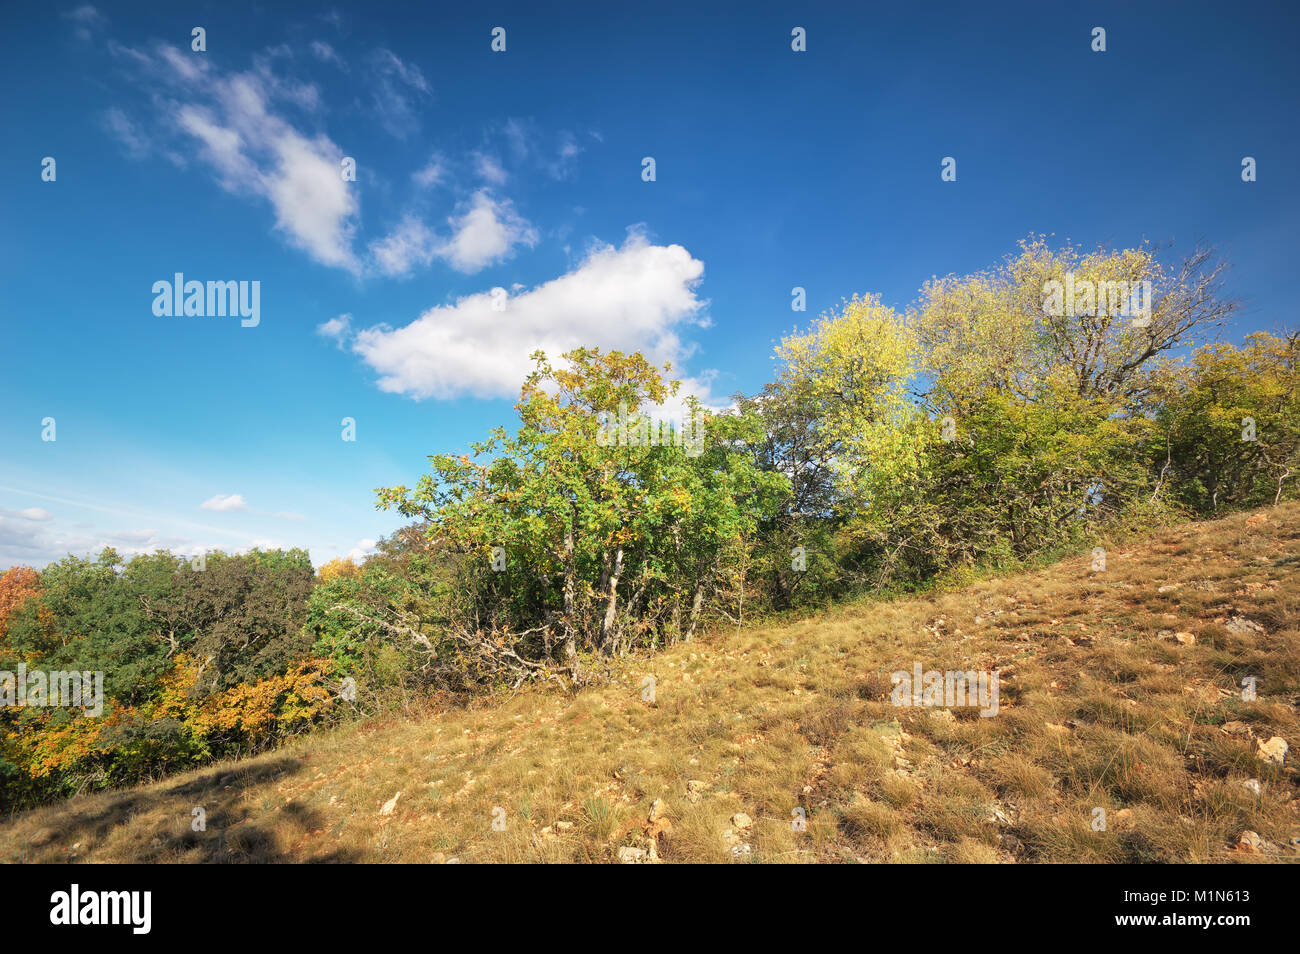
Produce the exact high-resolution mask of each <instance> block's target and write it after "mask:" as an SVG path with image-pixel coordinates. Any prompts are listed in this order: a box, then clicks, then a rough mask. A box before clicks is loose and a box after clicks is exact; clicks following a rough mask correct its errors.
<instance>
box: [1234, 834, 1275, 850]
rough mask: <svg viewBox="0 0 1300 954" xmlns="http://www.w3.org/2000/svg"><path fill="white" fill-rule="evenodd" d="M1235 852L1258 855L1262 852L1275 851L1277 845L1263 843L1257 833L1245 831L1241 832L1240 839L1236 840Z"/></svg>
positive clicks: (1267, 842)
mask: <svg viewBox="0 0 1300 954" xmlns="http://www.w3.org/2000/svg"><path fill="white" fill-rule="evenodd" d="M1237 850H1238V851H1246V852H1250V853H1251V854H1258V853H1259V852H1263V851H1276V850H1277V845H1275V844H1273V843H1272V842H1269V841H1265V840H1264V839H1263V838H1261V837H1260V834H1259V832H1257V831H1246V832H1242V834H1241V838H1239V839H1238V840H1237Z"/></svg>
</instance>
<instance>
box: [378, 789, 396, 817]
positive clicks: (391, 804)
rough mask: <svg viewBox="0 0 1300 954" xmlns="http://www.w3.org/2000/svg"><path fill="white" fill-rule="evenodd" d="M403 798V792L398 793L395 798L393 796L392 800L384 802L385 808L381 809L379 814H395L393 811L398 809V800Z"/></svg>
mask: <svg viewBox="0 0 1300 954" xmlns="http://www.w3.org/2000/svg"><path fill="white" fill-rule="evenodd" d="M401 797H402V793H401V792H398V793H397V794H396V795H394V796H393V797H392V798H390V799H389V800H388V801H386V802H384V807H383V808H381V809H379V814H381V815H391V814H392V813H393V810H394V809H395V808H397V800H398V799H399V798H401Z"/></svg>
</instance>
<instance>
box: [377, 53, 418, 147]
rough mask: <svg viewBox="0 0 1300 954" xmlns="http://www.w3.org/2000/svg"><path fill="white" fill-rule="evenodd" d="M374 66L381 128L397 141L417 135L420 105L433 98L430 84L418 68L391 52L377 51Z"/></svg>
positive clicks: (378, 116) (378, 117)
mask: <svg viewBox="0 0 1300 954" xmlns="http://www.w3.org/2000/svg"><path fill="white" fill-rule="evenodd" d="M372 65H373V72H374V76H375V81H376V82H375V90H374V95H373V97H372V103H373V105H374V110H375V116H376V118H377V119H378V120H379V123H380V125H381V126H383V127H384V129H385V130H387V131H388V133H389V134H390V135H392V136H394V137H395V138H397V139H405V138H406V137H407V136H409V135H411V134H412V133H415V132H418V131H419V129H420V120H419V110H418V106H419V104H420V103H421V102H422V101H424V100H427V99H429V98H430V97H431V96H432V95H433V89H432V87H430V86H429V81H428V80H426V79H425V78H424V74H423V73H422V72H421V71H420V68H419V67H418V66H416V65H415V64H414V63H407V62H406V61H404V60H403V59H402V58H401V57H399V56H398V55H397V54H396V53H394V52H393V51H392V50H387V49H381V50H378V51H377V52H376V53H375V55H374V57H373V59H372Z"/></svg>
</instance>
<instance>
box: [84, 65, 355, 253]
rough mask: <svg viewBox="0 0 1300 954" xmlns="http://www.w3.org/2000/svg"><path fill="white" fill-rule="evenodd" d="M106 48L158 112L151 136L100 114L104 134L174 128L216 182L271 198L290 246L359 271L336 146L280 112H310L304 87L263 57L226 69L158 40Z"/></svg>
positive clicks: (135, 138) (132, 141)
mask: <svg viewBox="0 0 1300 954" xmlns="http://www.w3.org/2000/svg"><path fill="white" fill-rule="evenodd" d="M110 50H111V51H112V52H113V53H114V54H115V55H116V56H117V57H118V58H119V59H122V60H123V61H125V62H127V63H129V64H131V65H132V66H134V67H135V69H136V70H137V71H138V72H139V75H140V79H141V81H142V82H145V83H147V84H148V85H149V86H150V88H151V90H152V91H153V95H152V96H151V101H152V102H153V104H154V106H155V109H156V112H157V115H155V116H154V117H153V119H154V126H155V130H154V132H153V133H152V134H151V133H149V132H146V131H143V130H142V129H141V128H140V126H139V125H138V124H136V123H134V122H132V121H131V120H129V119H128V118H127V117H126V116H125V113H123V112H122V111H121V110H120V109H119V110H117V111H116V112H113V111H110V113H109V114H107V115H106V117H105V123H106V124H107V125H108V128H109V129H110V132H112V134H113V135H114V136H115V137H116V138H117V139H118V140H119V141H121V142H123V143H124V144H125V145H127V147H128V149H131V148H134V149H137V150H139V149H144V148H146V147H147V145H148V143H149V139H150V136H151V135H155V136H167V135H169V134H172V133H174V131H176V130H179V131H180V133H181V134H182V141H184V142H187V143H188V144H190V145H193V146H197V148H198V157H199V159H200V160H201V161H202V162H203V163H204V164H205V165H206V166H207V167H208V168H210V169H211V170H212V172H213V173H214V175H215V177H216V180H217V182H218V184H219V185H220V186H221V188H223V189H225V190H226V191H227V192H230V193H231V194H234V195H248V196H254V197H258V198H261V199H263V200H265V201H267V202H269V203H270V205H271V208H272V210H273V211H274V214H275V224H276V228H277V230H278V231H280V233H281V234H283V235H284V236H285V237H286V238H287V239H288V241H289V242H290V243H291V244H292V245H294V246H296V247H297V248H299V249H301V250H303V251H305V252H306V253H307V254H308V255H310V256H311V257H312V258H313V259H315V260H316V261H318V262H320V263H321V264H324V265H330V266H334V267H338V268H344V269H348V270H350V271H353V272H356V271H359V269H360V264H359V263H358V261H357V260H356V258H355V256H354V255H353V252H352V241H353V236H354V233H355V231H356V228H357V220H358V215H359V206H358V201H357V197H356V195H357V194H356V192H355V191H354V190H353V189H351V188H349V184H348V183H347V182H346V181H344V180H343V177H342V175H341V173H340V170H341V163H342V159H343V151H342V149H340V148H339V147H338V146H337V145H336V144H335V143H334V142H333V141H332V140H330V139H329V138H328V137H327V136H325V135H324V134H320V133H317V134H314V135H309V134H307V133H305V132H302V131H300V130H299V129H298V128H297V127H296V126H295V125H294V123H293V122H292V121H291V120H290V118H289V113H288V111H289V110H292V109H295V108H296V109H299V110H302V111H304V112H307V113H311V112H314V111H316V110H317V109H318V108H319V105H320V97H319V92H318V90H317V89H316V87H315V86H314V85H313V84H310V83H301V82H297V81H294V80H291V79H287V78H285V77H282V76H280V75H278V74H277V73H276V72H275V71H274V70H273V69H272V67H271V65H270V58H268V57H265V56H263V57H259V58H256V59H255V61H254V65H253V67H252V69H249V70H246V71H244V72H236V73H228V74H227V73H222V72H221V71H220V70H218V69H217V67H215V66H213V65H211V64H212V62H213V61H211V60H209V59H207V58H206V57H205V56H203V55H200V54H190V53H188V52H184V51H182V50H179V49H177V48H176V47H174V46H169V45H167V44H159V45H157V46H156V47H155V48H153V49H152V50H139V49H133V48H130V47H125V46H121V45H120V44H110Z"/></svg>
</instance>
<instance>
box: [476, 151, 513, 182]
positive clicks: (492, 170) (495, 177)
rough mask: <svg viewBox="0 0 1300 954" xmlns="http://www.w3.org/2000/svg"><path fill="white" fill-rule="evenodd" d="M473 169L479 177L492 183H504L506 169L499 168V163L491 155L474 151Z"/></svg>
mask: <svg viewBox="0 0 1300 954" xmlns="http://www.w3.org/2000/svg"><path fill="white" fill-rule="evenodd" d="M474 171H475V172H477V173H478V175H479V178H481V179H485V180H486V181H488V182H490V183H492V184H493V185H505V184H506V178H507V176H506V171H505V169H503V168H501V163H499V162H498V161H497V160H496V158H495V157H493V156H489V155H486V154H485V153H481V152H478V153H475V154H474Z"/></svg>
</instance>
